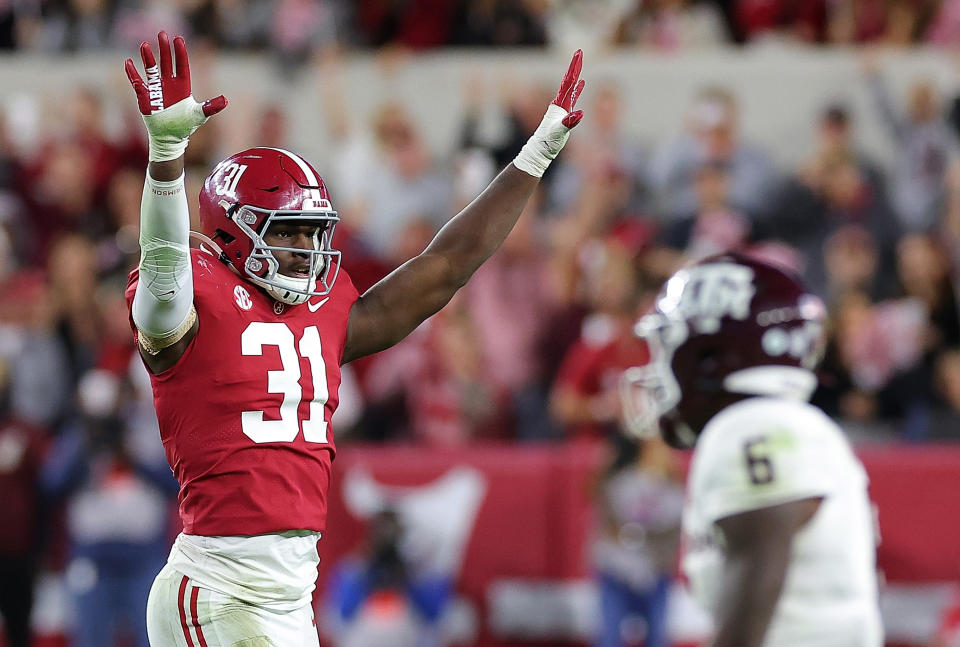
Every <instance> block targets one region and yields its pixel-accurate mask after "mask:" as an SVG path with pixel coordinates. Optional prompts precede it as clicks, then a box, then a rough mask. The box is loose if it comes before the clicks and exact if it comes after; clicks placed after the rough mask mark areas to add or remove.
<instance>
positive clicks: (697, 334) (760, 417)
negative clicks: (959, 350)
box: [623, 254, 883, 647]
mask: <svg viewBox="0 0 960 647" xmlns="http://www.w3.org/2000/svg"><path fill="white" fill-rule="evenodd" d="M824 314H825V312H824V306H823V303H822V302H821V301H820V300H819V299H818V298H817V297H815V296H812V295H810V294H808V293H807V291H806V289H805V288H804V286H803V285H802V284H801V283H800V281H799V279H797V278H795V277H794V276H792V275H791V274H788V273H787V272H785V271H783V270H780V269H778V268H776V267H774V266H772V265H768V264H765V263H762V262H759V261H756V260H752V259H749V258H746V257H744V256H741V255H737V254H724V255H721V256H716V257H712V258H708V259H706V260H704V261H701V262H700V263H697V264H695V265H692V266H690V267H687V268H685V269H683V270H680V271H679V272H677V273H676V274H674V275H673V276H672V277H671V278H670V279H669V280H668V281H667V283H666V285H665V286H664V288H663V290H662V291H661V293H660V295H659V297H658V298H657V300H656V302H655V306H654V308H653V311H652V312H651V313H650V314H648V315H646V316H644V317H642V318H641V319H640V321H639V322H638V323H637V325H636V329H635V331H636V334H637V335H638V336H639V337H640V338H641V339H643V340H644V341H645V342H646V343H647V345H648V347H649V350H650V361H649V363H648V364H646V365H644V366H637V367H633V368H631V369H629V370H628V371H627V372H626V373H625V374H624V379H623V405H624V413H625V419H626V422H627V423H628V425H629V427H630V429H631V430H632V431H634V432H635V433H637V434H638V435H641V436H643V435H647V434H649V433H656V431H657V430H658V429H659V431H660V433H661V434H662V435H663V437H664V439H665V440H666V441H667V442H668V443H669V444H670V445H672V446H673V447H676V448H690V447H692V448H693V449H694V453H693V459H692V462H691V464H690V474H689V476H688V481H687V504H686V509H685V511H684V518H683V536H684V545H683V552H684V555H683V560H682V566H683V570H684V572H685V574H686V576H687V579H688V580H689V583H690V586H691V589H692V592H693V593H694V595H695V597H696V598H697V599H698V600H699V601H700V602H701V603H702V604H703V605H704V606H705V608H706V609H707V610H708V611H710V613H711V614H712V616H713V618H714V621H715V630H716V631H715V636H714V639H713V642H712V645H713V646H714V647H759V646H760V645H768V646H771V647H772V646H774V645H808V646H810V647H832V646H836V647H841V646H842V647H879V646H880V645H882V644H883V632H882V627H881V624H880V613H879V609H878V606H877V581H876V542H875V536H874V518H873V511H872V506H871V504H870V500H869V498H868V495H867V476H866V473H865V472H864V469H863V466H862V465H861V464H860V462H859V460H858V459H857V458H856V456H855V455H854V453H853V451H852V450H851V448H850V445H849V443H848V442H847V440H846V438H845V436H844V434H843V432H842V431H841V429H840V428H839V427H838V426H837V425H836V424H835V423H834V422H833V421H832V420H830V419H829V418H828V417H827V416H826V415H825V414H824V413H823V412H822V411H821V410H820V409H818V408H816V407H815V406H813V405H811V404H809V403H808V402H807V400H808V399H809V397H810V396H811V395H812V393H813V390H814V389H815V388H816V385H817V379H816V376H815V374H814V372H813V369H814V367H815V366H816V364H817V362H818V361H819V359H820V354H821V347H822V341H821V340H822V325H823V316H824Z"/></svg>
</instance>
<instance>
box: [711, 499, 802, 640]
mask: <svg viewBox="0 0 960 647" xmlns="http://www.w3.org/2000/svg"><path fill="white" fill-rule="evenodd" d="M820 501H821V499H819V498H811V499H802V500H799V501H791V502H789V503H783V504H780V505H775V506H771V507H768V508H760V509H758V510H751V511H749V512H743V513H740V514H736V515H732V516H729V517H725V518H723V519H720V520H719V521H717V525H718V526H719V527H720V529H721V531H722V532H723V536H724V539H725V540H726V547H725V550H724V566H723V576H722V577H723V581H722V582H721V584H720V590H722V591H723V592H724V593H723V599H722V601H721V604H720V608H719V609H718V611H717V618H716V621H717V627H716V632H715V635H714V639H713V642H712V643H711V647H760V646H761V645H762V644H763V640H764V635H765V634H766V632H767V628H768V627H769V625H770V619H771V618H772V617H773V611H774V609H775V608H776V606H777V600H778V599H779V598H780V591H781V589H782V588H783V582H784V580H785V579H786V576H787V568H788V567H789V565H790V548H791V544H792V542H793V537H794V535H796V533H797V532H798V531H799V530H800V529H801V528H802V527H803V526H804V524H806V523H807V522H808V521H809V520H810V518H811V517H812V516H813V515H814V513H815V512H816V511H817V508H818V507H819V506H820Z"/></svg>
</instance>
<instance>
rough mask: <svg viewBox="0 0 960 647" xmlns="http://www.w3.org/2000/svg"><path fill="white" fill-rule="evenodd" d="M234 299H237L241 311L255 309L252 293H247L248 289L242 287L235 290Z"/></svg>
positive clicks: (239, 286)
mask: <svg viewBox="0 0 960 647" xmlns="http://www.w3.org/2000/svg"><path fill="white" fill-rule="evenodd" d="M233 298H234V299H236V301H237V305H238V306H240V309H241V310H249V309H250V308H252V307H253V301H251V300H250V293H249V292H247V289H246V288H245V287H243V286H242V285H238V286H237V287H235V288H233Z"/></svg>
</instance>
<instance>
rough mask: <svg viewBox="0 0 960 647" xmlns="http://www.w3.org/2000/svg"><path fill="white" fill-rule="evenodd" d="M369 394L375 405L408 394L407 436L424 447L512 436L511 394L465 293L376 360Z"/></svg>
mask: <svg viewBox="0 0 960 647" xmlns="http://www.w3.org/2000/svg"><path fill="white" fill-rule="evenodd" d="M366 392H367V394H368V396H369V398H370V400H371V401H372V402H374V403H378V402H379V403H382V402H384V401H386V400H388V399H390V398H391V397H392V396H395V395H396V394H397V393H400V394H402V397H403V400H404V403H405V405H406V411H407V418H408V425H407V429H406V430H404V433H405V434H406V435H408V436H409V437H411V438H412V439H414V440H416V441H418V442H420V443H425V444H428V445H461V444H464V443H467V442H469V441H471V440H474V439H477V438H483V437H487V438H490V437H502V436H506V435H509V431H510V429H509V425H508V422H509V420H508V418H507V416H506V412H507V410H508V408H507V407H506V406H505V405H506V397H505V396H506V395H507V394H506V393H504V392H503V391H502V390H501V389H499V388H497V383H496V382H495V381H494V380H493V379H492V377H491V375H490V367H489V363H488V362H487V359H486V357H485V354H484V351H483V348H482V347H481V345H480V339H479V336H478V334H477V330H476V325H475V323H474V321H473V320H472V318H471V316H470V312H469V310H467V308H466V307H465V303H464V296H463V294H462V293H461V294H458V295H457V296H456V297H454V299H453V300H452V301H451V302H450V303H449V304H448V305H447V306H446V307H445V308H444V309H443V310H441V311H440V312H438V313H437V314H436V315H434V317H433V318H432V319H431V320H430V321H429V322H426V323H424V325H422V326H420V327H419V328H418V329H417V330H415V331H414V332H413V333H412V334H411V335H410V336H409V337H408V338H407V339H405V340H404V341H403V342H401V343H400V344H397V345H396V346H395V347H393V348H391V349H388V350H386V351H384V352H382V353H379V354H378V355H377V357H376V358H374V360H373V361H371V363H370V366H369V368H368V369H367V375H366Z"/></svg>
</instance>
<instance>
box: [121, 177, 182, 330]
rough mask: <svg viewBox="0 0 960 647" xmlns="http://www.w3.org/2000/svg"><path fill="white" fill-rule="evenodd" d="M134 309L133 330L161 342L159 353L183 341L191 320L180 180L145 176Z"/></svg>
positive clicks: (180, 178)
mask: <svg viewBox="0 0 960 647" xmlns="http://www.w3.org/2000/svg"><path fill="white" fill-rule="evenodd" d="M132 310H133V312H132V314H133V322H134V323H135V324H136V326H137V330H139V331H140V332H141V333H142V334H143V335H146V336H147V337H149V338H151V339H152V340H154V341H157V342H160V344H159V348H162V347H164V346H167V345H169V343H173V342H174V341H177V340H176V339H173V340H170V338H171V337H173V336H176V335H177V333H179V336H180V337H182V336H183V333H185V332H186V330H182V328H183V327H184V324H185V323H186V322H187V321H188V319H191V318H192V317H194V316H195V314H194V310H193V269H192V265H191V262H190V213H189V210H188V208H187V197H186V191H185V189H184V180H183V175H181V176H180V177H179V178H178V179H176V180H173V181H172V182H158V181H156V180H154V179H153V178H151V177H150V173H149V172H148V173H147V179H146V181H145V182H144V185H143V199H142V201H141V203H140V280H139V281H138V282H137V291H136V294H135V295H134V297H133V309H132ZM191 323H192V322H191ZM187 328H189V326H187ZM164 341H169V343H167V344H164V343H163V342H164Z"/></svg>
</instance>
